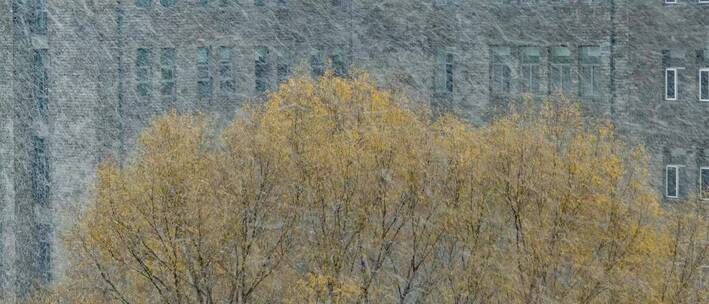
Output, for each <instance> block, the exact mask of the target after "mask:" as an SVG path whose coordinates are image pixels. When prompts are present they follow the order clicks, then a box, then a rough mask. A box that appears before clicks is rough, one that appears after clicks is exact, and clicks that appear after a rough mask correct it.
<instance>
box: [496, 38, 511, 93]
mask: <svg viewBox="0 0 709 304" xmlns="http://www.w3.org/2000/svg"><path fill="white" fill-rule="evenodd" d="M511 59H512V50H511V49H510V48H509V47H496V48H493V49H492V71H491V72H492V75H491V80H492V86H491V89H492V92H493V93H497V94H509V93H511V90H512V81H511V78H512V75H511V74H512V73H511V70H510V64H511Z"/></svg>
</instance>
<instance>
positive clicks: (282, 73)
mask: <svg viewBox="0 0 709 304" xmlns="http://www.w3.org/2000/svg"><path fill="white" fill-rule="evenodd" d="M291 58H292V55H291V54H290V53H288V52H287V51H284V52H282V53H281V54H280V56H279V57H278V64H277V65H276V74H277V75H276V77H277V78H278V83H284V82H286V81H288V77H290V73H291V67H290V66H291V60H292V59H291Z"/></svg>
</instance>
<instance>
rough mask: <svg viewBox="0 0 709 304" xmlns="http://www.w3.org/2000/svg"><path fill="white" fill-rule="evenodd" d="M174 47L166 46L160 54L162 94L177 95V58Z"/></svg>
mask: <svg viewBox="0 0 709 304" xmlns="http://www.w3.org/2000/svg"><path fill="white" fill-rule="evenodd" d="M176 54H177V52H176V51H175V49H174V48H164V49H162V50H161V54H160V95H162V96H173V97H174V96H175V74H176V68H175V60H176V58H175V57H176Z"/></svg>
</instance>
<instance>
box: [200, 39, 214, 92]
mask: <svg viewBox="0 0 709 304" xmlns="http://www.w3.org/2000/svg"><path fill="white" fill-rule="evenodd" d="M210 53H211V52H210V51H209V48H208V47H198V48H197V60H196V61H197V95H199V97H211V96H212V73H210V70H209V67H210V65H211V64H210V63H211V54H210Z"/></svg>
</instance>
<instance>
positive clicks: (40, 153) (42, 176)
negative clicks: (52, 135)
mask: <svg viewBox="0 0 709 304" xmlns="http://www.w3.org/2000/svg"><path fill="white" fill-rule="evenodd" d="M32 145H33V151H32V164H31V165H32V178H31V183H32V197H33V198H34V202H35V203H36V204H37V205H39V206H48V205H49V159H48V157H47V145H46V141H45V140H44V138H42V137H39V136H33V137H32Z"/></svg>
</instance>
